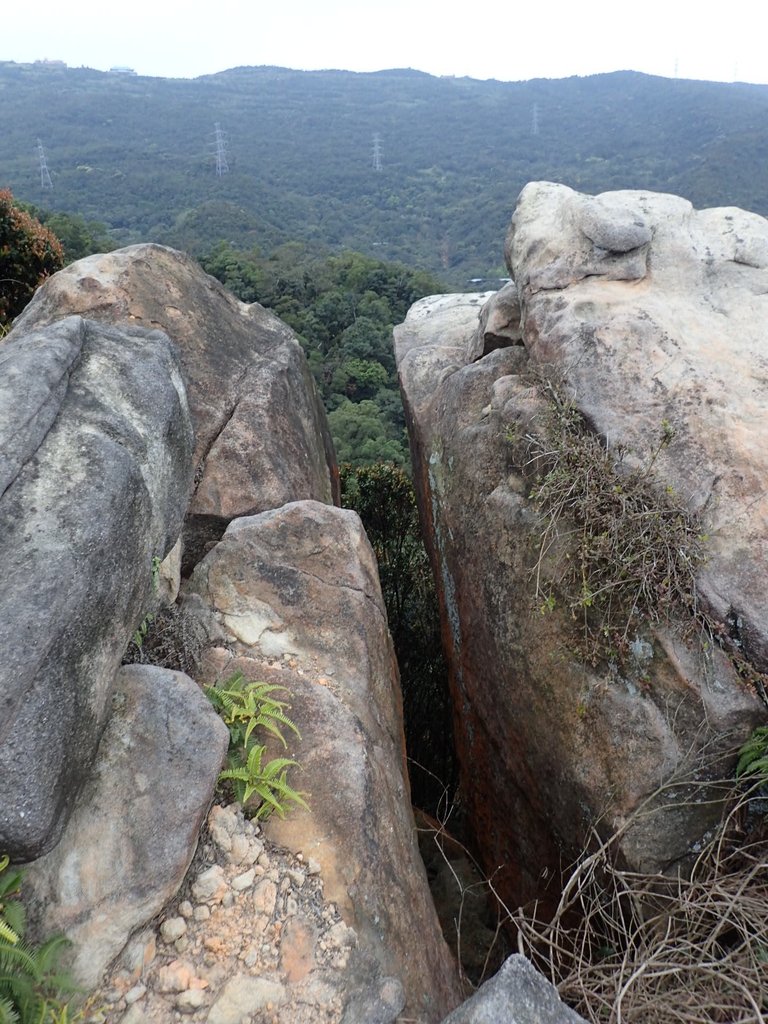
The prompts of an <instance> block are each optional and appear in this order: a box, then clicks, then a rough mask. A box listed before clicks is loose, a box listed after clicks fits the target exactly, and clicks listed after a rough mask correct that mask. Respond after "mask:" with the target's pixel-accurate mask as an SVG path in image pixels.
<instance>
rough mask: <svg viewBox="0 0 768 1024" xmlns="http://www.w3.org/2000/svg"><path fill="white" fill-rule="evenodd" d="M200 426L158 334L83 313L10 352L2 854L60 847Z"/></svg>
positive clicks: (3, 554)
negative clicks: (85, 316)
mask: <svg viewBox="0 0 768 1024" xmlns="http://www.w3.org/2000/svg"><path fill="white" fill-rule="evenodd" d="M192 443H193V439H192V428H191V423H190V417H189V410H188V407H187V399H186V394H185V391H184V384H183V381H182V377H181V372H180V367H179V362H178V357H177V353H176V350H175V347H174V346H173V344H172V342H171V341H170V340H169V338H168V337H167V336H166V335H165V334H163V333H162V332H160V331H157V330H149V329H147V328H145V327H141V326H137V325H124V326H122V327H113V326H107V325H105V324H98V323H94V322H92V321H87V320H83V319H82V318H81V317H77V316H71V317H66V318H64V319H62V320H60V321H59V322H57V323H55V324H52V325H49V326H45V327H33V326H32V325H31V323H30V322H29V321H27V322H26V323H24V324H18V325H17V326H15V327H14V330H13V331H12V332H11V333H10V335H9V336H8V337H7V338H6V339H5V341H4V342H3V343H2V345H0V451H2V453H3V454H2V456H0V564H2V566H3V587H2V592H1V593H0V650H2V652H3V657H2V663H1V664H0V849H1V850H3V852H7V853H8V854H10V855H11V857H12V858H13V859H15V860H30V859H32V858H34V857H37V856H39V855H40V854H41V853H43V852H45V851H46V850H48V849H50V847H51V846H52V845H53V844H54V843H55V842H56V841H57V839H58V837H59V835H60V833H61V829H62V827H63V824H64V822H65V820H66V817H67V815H68V813H69V811H70V810H71V807H72V804H73V801H74V799H75V797H76V795H77V793H78V791H79V789H80V785H81V783H82V781H83V778H84V776H85V774H86V772H87V769H88V767H89V765H90V763H91V760H92V758H93V755H94V752H95V749H96V745H97V744H98V740H99V736H100V734H101V731H102V729H103V727H104V723H105V720H106V717H107V715H108V713H109V695H110V691H111V686H112V680H113V677H114V674H115V670H116V668H117V666H118V665H119V662H120V658H121V655H122V652H123V650H124V649H125V645H126V643H127V641H128V638H129V637H130V635H131V633H132V631H133V630H134V629H135V627H136V624H137V621H138V620H139V619H140V617H141V615H142V611H143V609H144V608H145V606H146V604H147V600H148V597H149V594H150V590H151V585H152V575H153V566H154V565H155V564H156V563H155V562H153V560H154V559H162V558H164V557H165V555H166V554H167V553H168V552H169V550H170V549H171V548H172V547H173V545H174V543H175V541H176V539H177V538H178V536H179V532H180V530H181V526H182V522H183V516H184V510H185V508H186V503H187V499H188V495H189V490H190V487H191V483H192V460H191V455H192Z"/></svg>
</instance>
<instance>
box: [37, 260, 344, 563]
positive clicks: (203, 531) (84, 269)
mask: <svg viewBox="0 0 768 1024" xmlns="http://www.w3.org/2000/svg"><path fill="white" fill-rule="evenodd" d="M73 309H76V310H78V311H79V312H82V313H83V315H87V316H89V317H92V318H93V319H95V320H102V321H107V322H109V323H114V322H126V323H132V324H140V325H145V326H152V327H160V328H162V330H164V331H165V332H166V333H167V334H168V335H169V337H171V338H172V339H173V340H174V342H175V343H176V345H177V347H178V349H179V352H180V354H181V364H182V369H183V375H184V380H185V382H186V386H187V392H188V395H189V405H190V410H191V414H192V422H193V425H194V429H195V450H194V493H193V495H192V500H191V505H190V509H189V513H190V517H189V519H188V522H187V527H186V530H185V544H186V549H187V550H186V553H185V566H186V567H187V568H191V566H192V565H194V563H195V561H196V560H197V559H198V558H199V557H200V556H201V554H202V553H203V552H204V550H205V546H206V544H207V543H209V542H211V541H215V540H218V538H219V537H220V536H221V534H222V533H223V530H224V527H225V526H226V524H227V523H228V522H229V521H230V520H231V519H233V518H235V517H237V516H243V515H251V514H253V513H255V512H261V511H263V510H265V509H269V508H276V507H278V506H279V505H283V504H284V503H285V502H287V501H297V500H300V499H306V498H311V499H314V500H317V501H324V502H329V503H330V502H332V501H333V500H334V498H335V499H336V500H337V502H338V471H337V469H336V459H335V454H334V452H333V443H332V441H331V438H330V433H329V431H328V426H327V421H326V417H325V411H324V409H323V407H322V403H321V402H320V399H319V397H318V395H317V392H316V389H315V385H314V381H313V379H312V375H311V373H310V371H309V367H308V365H307V361H306V359H305V357H304V353H303V351H302V349H301V346H300V345H299V342H298V340H297V338H296V335H295V334H294V332H293V331H292V330H291V329H290V328H289V327H288V326H287V325H286V324H284V323H283V322H282V321H281V320H280V319H278V317H276V316H275V315H274V314H273V313H270V312H269V311H268V310H266V309H264V308H263V307H262V306H260V305H259V304H258V303H253V304H251V305H247V304H245V303H243V302H240V301H238V300H237V299H236V298H235V297H234V296H233V295H231V294H230V293H229V292H228V291H227V290H226V289H225V288H224V287H223V286H222V285H221V284H219V282H218V281H216V280H215V279H214V278H212V277H209V276H208V275H207V274H206V273H205V272H204V271H203V270H202V268H201V267H200V266H199V264H198V263H196V262H195V260H193V259H192V258H191V257H189V256H186V255H185V254H183V253H180V252H177V251H176V250H174V249H169V248H166V247H165V246H160V245H135V246H130V247H128V248H126V249H119V250H117V251H116V252H111V253H106V254H101V255H97V256H89V257H87V258H86V259H83V260H79V261H78V262H77V263H73V264H71V265H70V266H69V267H66V268H65V269H64V270H62V271H60V272H59V273H58V274H55V275H54V276H53V277H52V278H50V280H48V281H47V282H46V283H45V285H44V286H43V287H42V288H41V289H40V290H39V291H38V292H37V294H36V295H35V298H34V299H33V301H32V302H31V303H30V305H29V306H28V307H27V309H26V310H25V311H24V313H23V315H22V317H21V318H20V319H19V321H18V322H19V323H20V324H22V325H24V326H33V325H40V324H43V323H49V322H50V321H52V320H55V319H57V318H59V317H61V316H62V315H65V314H66V313H67V312H69V311H71V310H73Z"/></svg>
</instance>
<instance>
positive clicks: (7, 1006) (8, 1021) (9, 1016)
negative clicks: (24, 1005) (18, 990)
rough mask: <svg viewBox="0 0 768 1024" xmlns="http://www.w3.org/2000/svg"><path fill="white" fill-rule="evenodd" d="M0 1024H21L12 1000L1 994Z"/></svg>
mask: <svg viewBox="0 0 768 1024" xmlns="http://www.w3.org/2000/svg"><path fill="white" fill-rule="evenodd" d="M0 1024H21V1018H20V1017H19V1014H18V1011H17V1009H16V1007H15V1006H14V1005H13V1003H12V1002H11V1000H10V999H8V998H7V997H6V996H4V995H2V994H1V993H0Z"/></svg>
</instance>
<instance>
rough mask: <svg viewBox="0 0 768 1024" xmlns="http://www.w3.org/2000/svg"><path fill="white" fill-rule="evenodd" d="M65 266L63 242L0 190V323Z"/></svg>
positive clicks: (16, 311)
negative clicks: (47, 278) (48, 278)
mask: <svg viewBox="0 0 768 1024" xmlns="http://www.w3.org/2000/svg"><path fill="white" fill-rule="evenodd" d="M63 265H64V251H63V249H62V247H61V242H60V241H59V240H58V238H56V236H55V235H54V234H53V232H52V231H49V229H48V228H46V227H44V226H43V225H42V224H41V223H40V221H39V220H37V219H36V218H34V217H33V216H31V214H29V213H27V212H26V210H22V209H21V208H20V207H19V206H18V205H17V204H16V203H15V202H14V199H13V196H12V195H11V192H10V191H9V190H8V189H2V190H0V324H8V323H10V322H11V321H12V320H13V319H14V318H15V317H16V316H18V315H19V313H20V312H21V311H22V309H24V307H25V306H26V304H27V303H28V302H29V300H30V299H31V298H32V295H33V294H34V291H35V289H36V288H37V287H38V286H39V285H40V284H42V283H43V281H44V280H45V279H46V277H49V276H50V275H51V274H54V273H55V272H56V271H57V270H60V269H61V267H62V266H63Z"/></svg>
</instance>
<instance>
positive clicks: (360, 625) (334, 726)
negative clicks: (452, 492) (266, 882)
mask: <svg viewBox="0 0 768 1024" xmlns="http://www.w3.org/2000/svg"><path fill="white" fill-rule="evenodd" d="M189 589H190V590H191V591H193V592H194V593H196V594H198V595H199V596H200V597H201V598H202V599H203V602H204V603H205V604H206V605H207V606H208V607H209V608H210V610H211V613H212V615H213V617H214V619H215V620H216V624H217V626H218V628H219V630H220V632H221V635H222V643H223V644H224V645H225V646H226V649H224V647H222V649H221V650H220V651H218V652H212V654H211V657H210V661H209V674H210V675H219V676H220V677H223V678H226V676H227V675H229V674H230V673H231V672H232V671H233V670H235V669H237V670H240V671H242V672H243V673H244V675H245V676H246V678H250V679H256V680H265V681H267V682H272V683H278V684H280V685H283V686H285V687H286V688H287V690H288V696H287V698H286V699H288V700H289V701H290V704H291V711H290V715H291V717H292V718H293V719H294V720H295V721H296V724H297V725H298V727H299V729H300V731H301V739H300V740H297V739H296V738H295V737H293V736H289V737H288V738H289V752H290V756H292V757H294V758H295V759H296V760H297V761H298V762H299V764H300V765H301V771H300V772H299V771H297V770H294V775H293V781H292V784H293V785H295V786H296V787H297V788H299V789H301V790H302V791H304V792H305V793H306V794H307V801H308V803H309V806H310V810H309V811H304V810H292V811H291V813H290V814H289V815H288V816H287V817H286V818H285V820H280V819H279V818H276V817H274V816H273V818H272V819H270V820H269V822H267V825H266V827H265V831H266V833H267V835H268V836H269V837H270V838H271V839H273V840H274V841H275V842H277V843H279V844H281V845H283V846H286V847H287V848H289V849H291V850H293V851H295V852H301V853H302V855H303V856H304V858H305V860H306V862H307V863H310V862H311V861H312V860H314V861H316V862H317V863H318V864H319V865H320V868H321V870H322V877H323V879H324V883H325V894H326V897H327V898H328V899H330V900H332V901H333V902H334V903H335V904H336V905H337V906H338V907H339V910H340V911H341V913H342V914H343V916H344V919H345V921H346V922H347V924H348V925H349V926H350V927H353V928H354V929H355V931H356V933H357V935H358V940H359V944H360V950H361V951H364V953H365V956H366V958H367V959H368V961H370V960H373V963H374V964H375V965H376V970H375V971H373V972H372V971H371V970H370V968H366V971H367V974H366V977H367V978H368V980H367V981H365V983H364V984H363V983H362V982H361V983H360V984H359V985H358V986H357V987H358V989H359V991H358V995H357V997H356V998H358V1001H360V1000H362V1002H360V1005H361V1006H362V1005H363V1003H365V1005H366V1006H367V1007H368V1010H366V1013H368V1011H369V1010H370V1013H371V1014H373V1013H374V1010H373V1009H371V1008H372V1007H378V1009H377V1010H376V1011H375V1012H376V1014H384V1013H389V1014H390V1017H391V1019H394V1017H396V1016H397V1014H398V1012H399V1011H400V1009H401V1008H402V1004H403V1003H404V1004H405V1007H406V1009H405V1011H404V1013H405V1015H407V1016H415V1017H418V1018H419V1019H423V1020H425V1021H428V1022H434V1021H436V1020H439V1019H440V1017H441V1016H442V1015H443V1014H444V1013H445V1012H446V1010H448V1009H450V1008H451V1007H452V1006H453V1005H455V1004H456V1003H457V1002H458V999H459V991H458V987H457V978H456V974H455V968H454V966H453V963H452V961H451V957H450V954H449V952H448V949H447V947H446V945H445V942H444V940H443V938H442V935H441V934H440V929H439V924H438V921H437V917H436V913H435V910H434V906H433V905H432V902H431V899H430V895H429V890H428V887H427V881H426V875H425V871H424V866H423V864H422V862H421V860H420V857H419V853H418V848H417V844H416V834H415V826H414V821H413V816H412V812H411V808H410V802H409V792H408V782H407V775H406V771H405V764H404V740H403V726H402V708H401V696H400V690H399V681H398V677H397V667H396V664H395V660H394V656H393V651H392V644H391V639H390V637H389V632H388V629H387V622H386V616H385V611H384V605H383V601H382V597H381V590H380V587H379V582H378V572H377V568H376V563H375V558H374V556H373V552H372V551H371V548H370V545H369V543H368V540H367V538H366V536H365V533H364V531H363V528H362V525H361V523H360V520H359V518H358V516H357V515H356V514H355V513H354V512H351V511H347V510H342V509H335V508H332V507H329V506H326V505H321V504H319V503H317V502H294V503H291V504H288V505H285V506H284V507H283V508H280V509H276V510H274V511H271V512H265V513H262V514H261V515H258V516H252V517H248V518H243V519H238V520H236V521H235V522H233V523H232V524H231V525H230V526H229V527H228V529H227V531H226V533H225V534H224V537H223V539H222V540H221V541H220V543H219V544H218V545H217V546H216V548H215V549H214V550H213V551H211V552H210V553H209V554H208V555H207V556H206V558H205V559H204V560H203V561H202V562H201V563H200V564H199V565H198V566H197V568H196V569H195V572H194V575H193V577H192V579H191V581H190V587H189ZM277 751H278V748H276V752H277ZM416 936H418V939H417V940H416V939H415V937H416ZM353 959H354V958H353ZM388 979H391V980H388ZM354 987H355V986H350V990H354ZM398 992H399V993H401V996H398V995H397V993H398ZM398 1004H399V1005H398ZM349 1012H350V1013H351V1014H352V1017H349V1020H352V1019H353V1016H354V1013H353V1011H352V1010H351V1009H350V1011H349ZM361 1013H362V1011H361ZM344 1019H345V1020H347V1019H348V1018H347V1017H345V1018H344ZM358 1019H360V1020H363V1019H366V1020H367V1019H371V1020H373V1019H374V1017H373V1016H370V1017H366V1016H365V1014H363V1015H362V1016H360V1017H359V1018H358ZM375 1019H377V1020H378V1019H379V1017H378V1016H376V1018H375Z"/></svg>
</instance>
